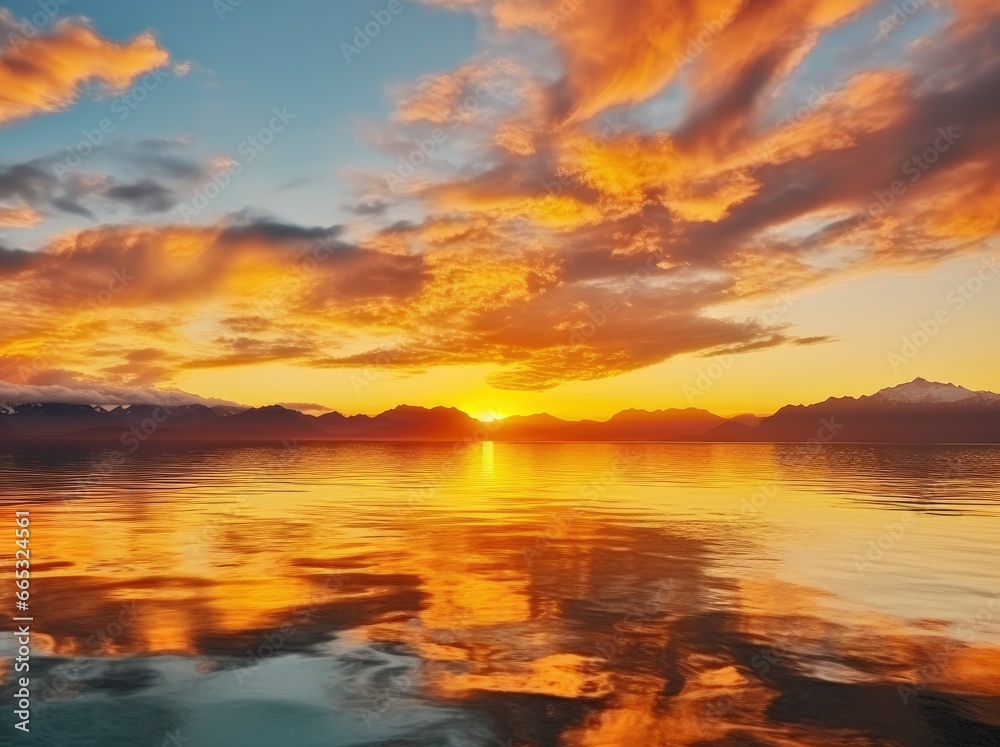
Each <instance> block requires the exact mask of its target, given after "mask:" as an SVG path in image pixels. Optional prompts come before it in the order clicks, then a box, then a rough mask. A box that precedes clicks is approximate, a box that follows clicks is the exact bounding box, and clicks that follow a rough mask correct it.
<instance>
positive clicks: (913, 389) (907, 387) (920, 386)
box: [875, 378, 1000, 404]
mask: <svg viewBox="0 0 1000 747" xmlns="http://www.w3.org/2000/svg"><path fill="white" fill-rule="evenodd" d="M976 395H985V396H988V397H997V398H998V399H1000V397H998V395H995V394H990V393H989V392H973V391H972V390H970V389H966V388H965V387H963V386H956V385H955V384H942V383H940V382H937V381H927V380H926V379H921V378H917V379H914V380H913V381H910V382H908V383H906V384H899V385H898V386H893V387H888V388H887V389H881V390H879V391H878V392H877V393H876V394H875V396H876V397H881V398H882V399H887V400H889V401H890V402H900V403H904V404H917V403H926V404H931V403H948V402H959V401H961V400H963V399H968V398H969V397H975V396H976Z"/></svg>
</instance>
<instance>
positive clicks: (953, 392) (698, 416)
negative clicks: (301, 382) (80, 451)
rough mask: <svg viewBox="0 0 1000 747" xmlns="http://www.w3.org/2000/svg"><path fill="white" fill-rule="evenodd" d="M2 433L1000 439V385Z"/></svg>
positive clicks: (99, 415) (46, 410)
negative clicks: (749, 411)
mask: <svg viewBox="0 0 1000 747" xmlns="http://www.w3.org/2000/svg"><path fill="white" fill-rule="evenodd" d="M0 439H4V440H12V439H26V440H30V439H80V440H90V439H93V440H102V441H118V442H120V443H121V444H122V445H123V446H125V447H126V448H133V447H134V446H135V445H136V444H138V443H142V442H145V441H149V440H153V441H157V440H183V441H219V442H228V441H256V442H267V441H270V442H274V441H288V440H292V441H331V440H332V441H469V440H480V441H481V440H492V441H636V442H638V441H713V442H723V441H740V442H742V441H750V442H753V441H757V442H810V441H819V442H841V443H844V442H854V443H858V442H873V443H1000V395H997V394H994V393H992V392H983V391H973V390H970V389H966V388H964V387H961V386H956V385H954V384H943V383H939V382H932V381H927V380H925V379H922V378H917V379H914V380H913V381H911V382H907V383H905V384H900V385H898V386H894V387H889V388H886V389H882V390H880V391H878V392H876V393H875V394H871V395H865V396H861V397H857V398H854V397H831V398H830V399H827V400H825V401H823V402H819V403H816V404H812V405H788V406H785V407H782V408H781V409H780V410H778V411H777V412H775V413H774V414H773V415H771V416H769V417H763V418H762V417H758V416H755V415H738V416H736V417H733V418H723V417H720V416H718V415H714V414H712V413H711V412H708V411H707V410H700V409H696V408H686V409H669V410H653V411H647V410H634V409H633V410H624V411H622V412H619V413H618V414H616V415H614V416H613V417H611V418H610V419H608V420H605V421H597V420H578V421H569V420H562V419H560V418H557V417H554V416H552V415H547V414H544V413H542V414H537V415H527V416H514V417H510V418H505V419H503V420H499V421H495V422H491V423H482V422H480V421H478V420H476V419H475V418H473V417H471V416H470V415H468V414H466V413H465V412H463V411H461V410H458V409H456V408H453V407H433V408H425V407H415V406H412V405H400V406H398V407H395V408H393V409H391V410H386V411H385V412H383V413H380V414H378V415H343V414H341V413H339V412H329V413H326V414H323V415H318V416H316V415H307V414H304V413H301V412H298V411H297V410H292V409H289V408H287V407H283V406H281V405H269V406H267V407H252V408H235V407H208V406H205V405H183V406H180V407H171V408H166V407H162V406H157V405H149V404H135V405H124V406H118V407H102V406H98V405H79V404H65V403H59V402H50V403H30V402H29V403H0Z"/></svg>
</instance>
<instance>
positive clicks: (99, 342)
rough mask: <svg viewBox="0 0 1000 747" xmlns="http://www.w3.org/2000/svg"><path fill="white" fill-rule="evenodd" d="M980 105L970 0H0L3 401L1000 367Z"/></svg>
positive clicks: (998, 243) (988, 114)
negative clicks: (0, 0)
mask: <svg viewBox="0 0 1000 747" xmlns="http://www.w3.org/2000/svg"><path fill="white" fill-rule="evenodd" d="M53 10H56V11H57V13H56V14H55V15H54V16H53ZM998 134H1000V4H998V3H997V2H996V0H947V1H944V0H942V1H941V2H937V1H936V0H924V1H922V2H920V1H918V0H908V2H899V1H898V0H896V2H866V1H865V0H766V1H765V0H760V1H758V0H702V1H699V2H697V3H694V2H682V0H632V1H631V2H623V0H385V1H384V2H383V1H381V0H376V1H375V2H368V1H367V0H366V1H364V2H362V1H358V2H335V3H331V2H329V1H328V0H327V1H325V2H324V1H321V0H303V1H302V2H297V3H294V4H279V3H260V2H251V1H246V2H240V1H239V0H216V1H215V2H214V3H213V2H212V0H176V1H175V2H173V3H169V4H148V3H124V2H121V3H110V2H107V1H106V0H105V1H103V2H95V1H91V0H43V2H38V0H31V1H26V2H17V3H11V4H8V5H7V6H6V8H5V9H0V314H2V332H0V400H5V399H15V400H17V399H20V400H23V401H37V400H42V399H47V400H53V399H55V400H59V401H72V400H74V399H80V398H81V397H82V398H83V399H84V400H86V399H87V398H88V397H89V398H90V399H94V396H93V395H91V394H89V393H91V392H96V393H97V396H98V397H99V398H100V399H102V400H103V402H104V403H113V402H127V401H139V400H142V401H156V398H157V397H158V396H160V395H159V393H162V392H167V391H172V390H181V391H183V392H187V393H190V394H191V401H215V400H224V401H231V402H237V403H241V404H248V405H264V404H271V403H276V402H280V403H291V404H294V405H295V406H297V407H299V408H300V409H303V408H312V409H311V411H313V412H315V411H318V408H319V407H323V408H331V409H337V410H340V411H342V412H346V413H357V412H368V413H375V412H379V411H382V410H385V409H388V408H391V407H393V406H395V405H398V404H401V403H407V404H414V405H424V406H435V405H448V406H455V407H459V408H461V409H463V410H465V411H467V412H470V413H471V414H473V415H481V416H482V415H487V414H491V413H492V414H495V415H501V416H506V415H512V414H526V413H532V412H540V411H546V412H550V413H552V414H555V415H558V416H560V417H566V418H588V417H594V418H606V417H608V416H610V415H611V414H613V413H614V412H617V411H619V410H622V409H626V408H632V407H638V408H645V409H654V408H667V407H688V406H695V407H702V408H706V409H709V410H712V411H714V412H717V413H719V414H723V415H729V414H736V413H741V412H757V413H767V412H771V411H773V410H774V409H776V408H777V407H780V406H781V405H784V404H787V403H799V402H814V401H819V400H822V399H825V398H826V397H828V396H842V395H853V396H856V395H860V394H867V393H871V392H873V391H875V390H877V389H879V388H882V387H885V386H891V385H894V384H897V383H900V382H902V381H908V380H910V379H913V378H914V377H916V376H923V377H925V378H928V379H932V380H938V381H951V382H954V383H957V384H961V385H964V386H966V387H969V388H971V389H990V390H993V391H997V390H998V389H1000V373H998V372H1000V346H998V345H997V342H996V340H997V320H998V319H1000V277H997V276H998V275H1000V236H998V233H1000V180H998V177H997V175H998V174H1000V138H998ZM81 391H83V392H87V393H88V394H86V395H81V394H79V393H80V392H81ZM74 393H76V395H75V396H74Z"/></svg>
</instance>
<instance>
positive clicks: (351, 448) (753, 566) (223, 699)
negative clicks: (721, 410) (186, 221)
mask: <svg viewBox="0 0 1000 747" xmlns="http://www.w3.org/2000/svg"><path fill="white" fill-rule="evenodd" d="M105 455H106V452H104V451H102V449H101V448H100V447H99V446H94V445H90V446H77V445H73V444H52V443H50V444H48V445H44V446H36V447H32V446H28V445H23V446H17V447H14V448H13V449H11V448H9V447H8V448H6V450H5V451H4V452H3V453H2V454H0V467H2V475H3V478H4V479H3V484H2V486H0V503H2V504H3V515H2V518H0V521H2V522H9V526H10V527H12V528H13V526H14V512H15V510H21V511H23V510H28V511H30V517H31V561H32V564H33V565H32V568H33V575H32V585H31V611H30V614H31V615H32V616H33V618H34V621H33V623H32V626H33V627H32V649H33V650H32V660H31V686H32V698H33V707H32V712H31V733H30V736H26V735H23V734H20V733H17V732H13V730H12V725H13V720H14V716H13V714H12V712H11V708H10V703H11V702H12V698H13V692H14V690H15V682H14V678H13V676H12V671H11V670H12V667H11V661H10V660H11V658H12V657H13V656H14V654H15V652H16V640H15V636H14V635H13V634H12V633H11V630H12V628H11V623H9V622H7V621H8V620H9V616H8V615H7V614H5V615H4V620H5V622H4V623H3V625H4V633H3V634H2V646H0V656H2V657H6V659H7V661H6V662H4V666H3V680H2V684H0V689H2V691H3V697H4V703H5V705H4V708H3V710H2V712H0V730H2V733H3V734H5V735H7V734H12V733H13V734H14V738H11V739H10V741H8V739H9V738H8V737H7V736H5V737H4V738H3V743H4V744H15V743H17V744H22V743H23V744H31V745H58V746H59V747H67V746H71V747H75V746H76V745H81V746H84V745H94V746H95V747H118V746H119V745H123V746H124V745H128V746H136V747H146V746H149V747H160V746H161V745H171V744H178V745H185V746H186V747H230V746H233V747H236V746H237V745H238V746H239V747H258V746H260V747H264V746H265V745H266V746H267V747H271V746H272V745H277V744H282V745H292V746H293V747H313V746H315V747H319V746H320V745H323V746H334V745H368V746H372V747H373V746H375V745H384V746H385V747H388V746H389V745H394V746H401V745H408V746H411V745H428V746H429V745H435V746H438V745H441V746H444V745H448V746H451V745H454V746H456V747H477V746H480V745H482V746H484V747H487V746H488V747H500V746H501V745H504V746H507V747H522V746H526V745H573V746H576V745H579V746H580V747H596V746H599V745H600V746H603V745H608V746H612V745H628V746H629V747H644V746H645V745H703V746H705V745H751V746H752V745H783V746H784V745H824V746H826V745H835V746H838V747H839V746H840V745H852V746H853V745H906V746H909V745H919V746H922V745H927V746H928V747H930V746H931V745H961V746H967V745H1000V553H998V536H1000V531H998V530H1000V521H998V520H1000V487H998V484H997V476H998V474H1000V448H996V447H922V448H912V447H893V446H863V445H859V446H853V445H837V446H826V447H803V446H798V445H769V444H739V445H727V444H516V443H475V444H471V445H464V446H455V445H452V444H408V443H370V444H359V443H324V444H297V445H296V444H288V445H287V446H281V445H275V446H233V447H225V446H206V445H181V444H175V445H155V446H154V445H149V444H147V445H144V446H143V448H142V449H140V450H139V451H137V452H136V453H135V454H134V455H131V456H130V457H129V458H128V459H127V460H126V461H124V462H122V463H119V464H110V463H109V462H107V459H106V456H105ZM2 531H3V533H4V535H5V536H7V533H8V530H6V529H4V530H2ZM11 534H12V532H11ZM6 544H7V548H6V549H5V551H4V555H5V558H4V561H3V562H4V564H5V567H8V568H9V567H10V566H11V565H12V560H13V557H14V550H15V547H14V545H13V542H12V541H9V542H8V543H6ZM7 558H9V559H10V560H8V559H7ZM11 579H12V574H11V573H5V574H4V586H5V593H4V598H5V599H7V600H11V599H12V591H13V584H12V582H11ZM4 612H5V613H6V612H7V610H6V609H5V610H4Z"/></svg>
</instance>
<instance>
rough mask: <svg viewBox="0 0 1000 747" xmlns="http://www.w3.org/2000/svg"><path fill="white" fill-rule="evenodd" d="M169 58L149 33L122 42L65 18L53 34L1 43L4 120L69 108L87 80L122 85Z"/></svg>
mask: <svg viewBox="0 0 1000 747" xmlns="http://www.w3.org/2000/svg"><path fill="white" fill-rule="evenodd" d="M168 60H169V55H168V54H167V52H166V51H165V50H163V49H161V48H160V47H159V46H158V45H157V44H156V41H155V40H154V39H153V37H152V36H150V35H148V34H142V35H140V36H137V37H135V38H134V39H132V40H131V41H129V42H127V43H125V44H118V43H115V42H111V41H108V40H106V39H103V38H102V37H100V36H99V35H98V34H97V33H96V32H95V31H94V30H93V29H91V28H90V27H89V26H86V25H83V24H81V23H80V22H78V21H61V22H59V23H58V24H57V25H56V26H55V29H54V30H53V33H52V34H50V35H48V36H37V37H34V38H31V39H23V40H21V39H18V40H17V41H15V42H12V43H8V45H7V46H6V47H3V48H0V124H2V123H6V122H12V121H15V120H18V119H23V118H25V117H29V116H32V115H34V114H40V113H45V112H55V111H59V110H61V109H65V108H66V107H67V106H70V105H71V104H72V103H73V102H74V101H75V100H76V98H77V96H78V95H79V92H80V88H81V87H82V86H83V84H85V83H89V82H96V83H99V84H101V85H103V86H104V87H105V88H107V89H108V90H109V91H120V90H123V89H125V88H127V87H128V86H129V85H130V84H131V82H132V81H133V80H135V78H136V77H137V76H139V75H142V74H143V73H148V72H150V71H152V70H155V69H157V68H160V67H163V66H164V65H166V64H167V62H168Z"/></svg>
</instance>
